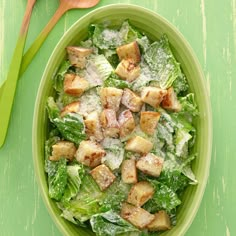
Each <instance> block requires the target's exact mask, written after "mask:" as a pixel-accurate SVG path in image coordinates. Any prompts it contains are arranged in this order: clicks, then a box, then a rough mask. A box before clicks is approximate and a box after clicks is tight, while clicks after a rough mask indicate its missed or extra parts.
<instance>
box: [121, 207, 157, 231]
mask: <svg viewBox="0 0 236 236" xmlns="http://www.w3.org/2000/svg"><path fill="white" fill-rule="evenodd" d="M121 217H122V218H123V219H125V220H127V221H129V222H130V223H131V224H133V225H134V226H136V227H137V228H139V229H143V228H145V227H146V226H147V225H149V224H150V223H151V222H152V221H153V220H154V218H155V216H154V215H152V214H150V213H149V212H148V211H146V210H144V209H142V208H141V207H136V206H133V205H131V204H128V203H123V204H122V207H121Z"/></svg>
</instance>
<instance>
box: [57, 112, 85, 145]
mask: <svg viewBox="0 0 236 236" xmlns="http://www.w3.org/2000/svg"><path fill="white" fill-rule="evenodd" d="M53 123H54V124H55V125H56V127H57V128H58V130H59V131H60V133H61V135H62V137H64V138H65V139H67V140H69V141H71V142H73V143H75V144H80V142H81V141H83V140H85V139H86V134H85V126H84V122H83V118H82V116H81V115H79V114H76V113H68V114H67V115H65V116H64V117H58V118H55V119H54V120H53Z"/></svg>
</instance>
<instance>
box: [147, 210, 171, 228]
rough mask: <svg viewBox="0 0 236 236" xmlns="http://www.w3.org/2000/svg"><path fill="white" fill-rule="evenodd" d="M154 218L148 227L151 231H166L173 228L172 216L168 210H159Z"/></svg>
mask: <svg viewBox="0 0 236 236" xmlns="http://www.w3.org/2000/svg"><path fill="white" fill-rule="evenodd" d="M154 216H155V218H154V220H153V221H152V222H151V223H150V224H148V225H147V229H148V230H150V231H164V230H168V229H170V228H171V223H170V217H169V215H168V214H167V213H166V211H164V210H162V211H158V212H157V213H155V214H154Z"/></svg>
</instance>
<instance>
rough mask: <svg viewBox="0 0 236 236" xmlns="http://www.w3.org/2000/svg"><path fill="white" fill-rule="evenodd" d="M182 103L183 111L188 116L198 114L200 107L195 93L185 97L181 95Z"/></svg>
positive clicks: (180, 100)
mask: <svg viewBox="0 0 236 236" xmlns="http://www.w3.org/2000/svg"><path fill="white" fill-rule="evenodd" d="M179 102H180V104H181V113H185V114H186V115H188V116H197V115H198V114H199V113H198V108H197V104H196V101H195V98H194V94H193V93H189V94H187V95H186V96H185V97H179Z"/></svg>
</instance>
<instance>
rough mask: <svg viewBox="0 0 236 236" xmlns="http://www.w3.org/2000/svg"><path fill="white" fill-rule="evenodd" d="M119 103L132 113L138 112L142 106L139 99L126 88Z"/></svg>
mask: <svg viewBox="0 0 236 236" xmlns="http://www.w3.org/2000/svg"><path fill="white" fill-rule="evenodd" d="M121 103H122V104H123V105H125V106H126V107H127V108H129V109H130V110H131V111H133V112H139V111H140V110H141V108H142V105H143V102H142V100H141V98H140V97H139V96H138V95H137V94H135V93H134V92H132V91H131V90H130V89H127V88H126V89H124V92H123V96H122V99H121Z"/></svg>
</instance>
